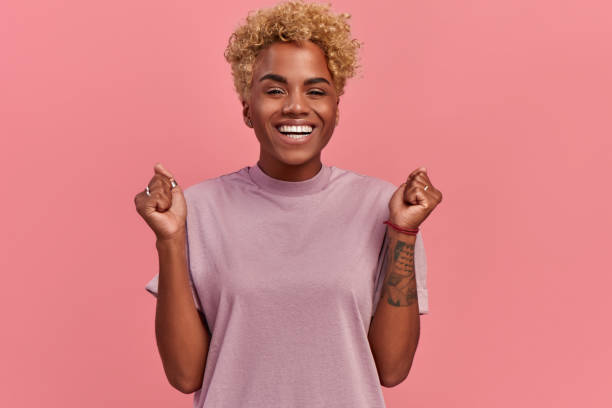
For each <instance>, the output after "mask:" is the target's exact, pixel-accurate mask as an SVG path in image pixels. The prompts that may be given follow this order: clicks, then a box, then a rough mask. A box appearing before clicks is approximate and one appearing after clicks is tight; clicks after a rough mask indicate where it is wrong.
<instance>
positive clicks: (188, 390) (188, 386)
mask: <svg viewBox="0 0 612 408" xmlns="http://www.w3.org/2000/svg"><path fill="white" fill-rule="evenodd" d="M172 386H173V387H174V388H176V389H177V390H179V391H180V392H182V393H183V394H192V393H194V392H196V391H197V390H199V389H200V388H202V384H198V385H196V384H195V383H187V382H184V383H173V384H172Z"/></svg>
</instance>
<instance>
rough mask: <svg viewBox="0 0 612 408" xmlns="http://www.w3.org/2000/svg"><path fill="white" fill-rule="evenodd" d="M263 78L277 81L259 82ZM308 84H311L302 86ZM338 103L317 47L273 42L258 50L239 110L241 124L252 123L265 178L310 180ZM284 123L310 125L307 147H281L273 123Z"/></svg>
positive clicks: (316, 171) (284, 145)
mask: <svg viewBox="0 0 612 408" xmlns="http://www.w3.org/2000/svg"><path fill="white" fill-rule="evenodd" d="M267 74H273V75H276V76H277V77H273V78H266V79H263V80H261V78H262V77H263V76H265V75H267ZM315 78H316V79H315ZM320 78H322V79H320ZM285 80H286V82H285ZM308 80H313V82H312V83H308V84H304V82H305V81H308ZM339 103H340V99H339V97H338V95H337V92H336V89H335V87H334V86H333V82H332V77H331V73H330V71H329V69H328V67H327V59H326V57H325V54H324V53H323V50H321V48H320V47H319V46H317V45H316V44H314V43H313V42H311V41H303V42H302V43H300V44H298V43H295V42H276V43H274V44H272V45H271V46H269V47H268V48H266V49H265V50H263V51H261V52H260V54H259V55H258V56H257V60H256V61H255V64H254V66H253V80H252V85H251V92H250V95H249V98H248V100H244V101H243V102H242V105H243V116H244V121H245V123H246V124H247V126H249V123H250V124H252V127H253V129H254V130H255V135H256V137H257V139H258V140H259V144H260V151H259V161H258V165H259V167H260V168H261V169H262V170H263V171H264V173H266V174H268V175H269V176H271V177H274V178H276V179H280V180H285V181H303V180H307V179H310V178H312V177H314V176H315V175H316V174H317V173H318V172H319V170H320V169H321V166H322V163H321V151H322V150H323V148H324V147H325V146H326V145H327V143H329V141H330V139H331V137H332V134H333V132H334V128H335V127H336V118H337V112H338V104H339ZM287 119H299V120H305V121H308V122H310V123H313V124H314V126H315V127H314V130H313V134H312V135H311V139H310V140H309V141H308V142H307V143H306V144H302V145H289V144H287V143H285V142H283V140H282V139H281V135H279V133H278V131H277V129H276V124H278V123H279V121H282V120H287Z"/></svg>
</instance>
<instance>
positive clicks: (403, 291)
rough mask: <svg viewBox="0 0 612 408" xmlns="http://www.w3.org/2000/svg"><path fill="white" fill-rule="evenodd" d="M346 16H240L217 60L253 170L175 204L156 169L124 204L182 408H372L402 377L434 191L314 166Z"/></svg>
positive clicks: (331, 108)
mask: <svg viewBox="0 0 612 408" xmlns="http://www.w3.org/2000/svg"><path fill="white" fill-rule="evenodd" d="M348 18H349V15H348V14H334V13H332V12H331V10H330V9H329V6H326V5H319V4H315V3H309V4H306V3H303V2H299V1H297V2H287V3H281V4H279V5H277V6H276V7H273V8H270V9H264V10H258V11H257V12H256V13H254V14H253V15H250V16H249V17H248V18H247V20H246V23H245V24H244V25H242V26H240V27H238V28H237V29H236V31H235V32H234V33H233V34H232V36H231V37H230V41H229V45H228V47H227V50H226V52H225V57H226V59H227V60H228V61H229V62H230V63H231V65H232V73H233V75H234V85H235V87H236V91H237V92H238V95H239V97H240V100H241V102H242V115H243V119H244V122H245V123H246V125H247V126H249V127H250V128H253V130H254V133H255V136H256V137H257V140H258V141H259V144H260V149H259V160H258V161H257V163H256V164H254V165H252V166H245V167H243V168H242V169H240V170H238V171H235V172H233V173H229V174H224V175H221V176H219V177H216V178H212V179H208V180H204V181H202V182H200V183H197V184H195V185H193V186H190V187H188V188H187V189H185V191H184V194H183V193H182V190H181V187H179V186H178V185H176V182H175V180H174V176H173V175H172V174H171V173H170V172H168V171H167V170H166V169H164V168H163V166H161V165H157V166H156V167H155V171H156V175H155V176H154V179H153V180H152V181H151V182H150V183H149V184H150V191H149V189H148V190H147V195H144V193H141V194H139V195H138V196H137V199H136V201H137V207H138V210H139V213H140V214H141V215H143V217H145V220H147V222H148V223H149V225H150V226H151V227H152V228H153V230H154V231H155V233H156V235H157V237H158V241H157V249H158V252H159V264H160V272H159V274H158V275H157V276H155V277H154V278H153V279H152V280H151V281H150V282H149V283H148V284H147V286H146V289H147V290H148V291H149V292H150V293H152V294H153V295H155V296H158V304H157V309H156V310H157V311H156V334H157V339H158V348H159V350H160V355H161V356H162V361H163V363H164V369H165V371H166V375H167V377H168V379H169V380H170V383H171V384H173V385H174V386H175V387H176V388H177V389H179V390H181V391H183V392H194V391H195V392H196V393H195V396H194V407H200V408H202V407H204V408H208V407H215V408H223V407H231V408H235V407H297V408H299V407H308V408H313V407H315V408H316V407H321V408H322V407H351V408H366V407H367V408H382V407H385V403H384V398H383V395H382V389H381V384H382V385H384V386H388V387H390V386H394V385H397V384H399V383H400V382H401V381H402V379H403V378H405V376H406V375H407V373H408V370H409V369H410V365H411V363H412V358H413V356H414V352H415V350H416V342H417V339H418V335H419V330H420V329H419V320H418V319H419V315H420V314H425V313H427V312H428V303H427V287H426V272H427V265H426V261H425V252H424V248H423V240H422V237H421V234H420V233H418V228H416V227H417V226H418V225H419V224H420V222H421V221H422V220H423V219H424V217H425V216H426V215H427V213H428V212H430V211H431V209H433V207H435V203H434V202H433V199H432V197H434V195H435V194H437V190H435V188H434V187H433V186H431V184H430V181H429V180H428V179H427V176H426V175H425V174H424V172H422V171H421V170H418V171H415V172H413V173H412V174H411V175H410V176H409V182H407V183H404V184H402V186H400V188H397V187H396V186H395V185H393V184H392V183H390V182H388V181H385V180H381V179H377V178H374V177H369V176H365V175H362V174H357V173H355V172H352V171H350V170H344V169H341V168H338V167H335V166H329V165H326V164H324V163H322V162H321V151H322V150H323V148H324V147H325V146H326V145H327V144H328V143H329V141H330V139H331V137H332V134H333V132H334V129H335V126H336V124H337V120H338V105H339V101H340V96H341V95H342V94H343V93H344V86H345V83H346V80H347V78H350V77H351V76H353V75H354V73H355V69H356V67H357V63H356V61H357V49H358V47H359V43H358V42H357V41H356V40H354V39H352V38H351V35H350V27H349V25H348V24H347V19H348ZM423 188H424V190H427V195H425V196H424V195H423V191H424V190H423ZM149 194H150V195H149ZM406 202H410V203H412V204H413V205H412V206H406V205H405V203H406ZM415 204H419V205H415ZM385 221H393V223H394V224H398V225H395V226H394V227H393V228H396V229H387V228H386V227H385V225H384V222H385ZM397 228H399V229H397ZM408 228H410V230H408ZM400 230H403V231H404V232H405V233H407V235H404V236H402V235H401V234H402V233H400V232H398V231H400ZM387 277H389V279H387ZM379 304H380V305H379Z"/></svg>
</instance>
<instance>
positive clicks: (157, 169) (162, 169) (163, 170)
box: [153, 162, 174, 180]
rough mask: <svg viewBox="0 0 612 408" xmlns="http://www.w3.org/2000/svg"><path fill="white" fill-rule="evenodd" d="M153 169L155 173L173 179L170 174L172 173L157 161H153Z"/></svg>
mask: <svg viewBox="0 0 612 408" xmlns="http://www.w3.org/2000/svg"><path fill="white" fill-rule="evenodd" d="M153 170H154V171H155V173H157V174H161V175H162V176H165V177H167V178H168V179H169V180H174V176H173V175H172V173H170V172H169V171H168V170H166V168H165V167H164V165H163V164H161V163H159V162H157V163H155V166H153Z"/></svg>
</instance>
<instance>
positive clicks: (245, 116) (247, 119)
mask: <svg viewBox="0 0 612 408" xmlns="http://www.w3.org/2000/svg"><path fill="white" fill-rule="evenodd" d="M249 114H250V109H249V104H248V102H246V101H244V100H243V101H242V119H243V120H244V123H245V124H246V125H247V126H248V127H250V128H252V127H253V123H252V122H251V118H250V116H249Z"/></svg>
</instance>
